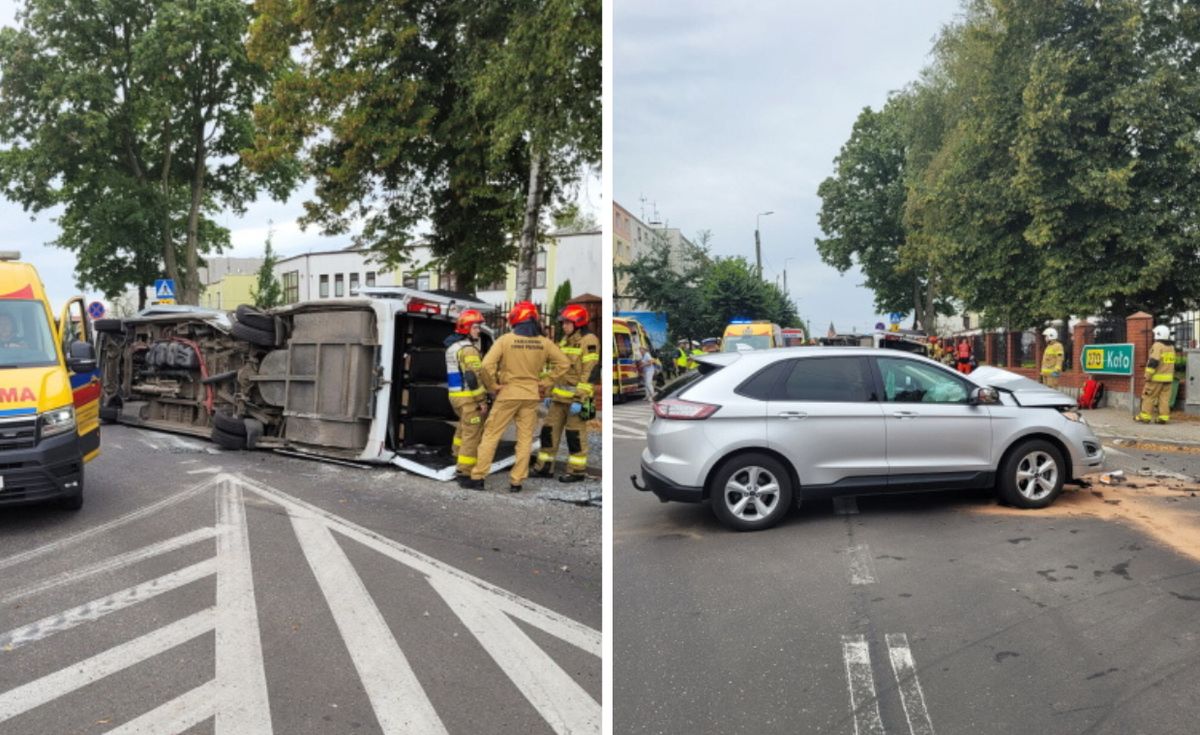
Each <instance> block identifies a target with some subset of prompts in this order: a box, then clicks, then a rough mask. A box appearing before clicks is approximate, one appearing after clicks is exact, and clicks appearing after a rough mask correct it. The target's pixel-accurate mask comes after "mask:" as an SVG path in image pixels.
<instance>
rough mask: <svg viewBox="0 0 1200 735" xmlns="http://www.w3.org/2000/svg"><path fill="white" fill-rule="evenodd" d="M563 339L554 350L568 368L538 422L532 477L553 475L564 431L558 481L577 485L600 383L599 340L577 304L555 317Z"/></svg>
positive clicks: (583, 473) (584, 472) (583, 475)
mask: <svg viewBox="0 0 1200 735" xmlns="http://www.w3.org/2000/svg"><path fill="white" fill-rule="evenodd" d="M558 322H559V324H560V325H562V331H563V338H562V341H561V342H559V343H558V348H559V349H560V350H562V353H563V354H564V355H566V356H567V359H568V360H569V361H570V362H571V367H570V369H569V370H567V372H566V374H565V375H563V377H562V378H561V379H560V380H559V381H558V382H557V383H556V384H555V385H554V387H553V388H551V389H550V396H549V397H548V398H547V401H548V402H549V410H548V412H547V413H546V418H545V419H544V420H543V421H542V435H541V439H542V448H541V449H540V450H539V451H538V455H537V464H536V465H535V466H534V468H533V474H535V475H537V476H539V477H551V476H553V475H554V460H555V458H556V457H558V443H559V440H560V439H561V438H562V436H563V430H564V428H565V430H566V437H567V453H568V456H567V471H566V472H565V473H564V474H562V475H559V477H558V481H559V482H579V481H581V480H586V479H587V460H588V437H587V425H588V421H590V420H591V419H592V418H594V417H595V415H596V409H595V404H594V403H593V400H592V399H593V396H594V391H595V389H594V388H593V385H594V384H595V383H597V382H598V381H599V380H600V340H599V339H598V338H597V337H596V335H595V334H593V333H592V331H591V330H590V329H588V311H587V309H586V308H584V307H582V306H580V305H579V304H570V305H568V306H567V308H565V309H563V310H562V313H561V314H559V315H558Z"/></svg>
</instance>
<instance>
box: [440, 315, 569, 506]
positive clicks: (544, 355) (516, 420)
mask: <svg viewBox="0 0 1200 735" xmlns="http://www.w3.org/2000/svg"><path fill="white" fill-rule="evenodd" d="M508 323H509V326H511V327H512V331H510V332H509V333H508V334H505V335H504V336H502V337H500V339H498V340H496V343H495V344H493V345H492V348H491V349H490V350H488V353H487V355H486V356H485V357H484V358H483V364H482V365H481V367H480V370H479V379H480V380H481V381H482V382H483V386H484V388H486V389H487V392H488V393H492V394H494V395H495V396H496V399H495V401H494V402H493V403H492V408H491V410H490V411H489V412H488V417H487V422H486V423H485V424H484V426H483V439H482V440H481V441H480V443H479V455H478V461H477V462H476V464H475V467H474V469H472V470H471V477H470V478H464V479H461V480H460V481H459V484H461V485H462V486H463V487H466V488H470V489H472V490H482V489H483V480H484V478H485V477H487V473H488V470H490V469H491V466H492V458H493V457H495V455H496V447H497V445H499V444H500V437H502V436H504V432H505V431H506V430H507V429H508V426H509V424H515V425H516V427H517V455H516V462H515V463H514V464H513V468H512V472H510V473H509V486H508V489H509V492H514V493H515V492H520V491H521V483H522V482H524V481H525V478H526V477H527V476H528V475H529V450H530V447H532V446H533V432H534V430H535V429H536V427H537V407H538V403H539V402H540V401H541V399H542V395H543V394H544V393H545V392H546V391H547V390H549V389H550V387H551V386H552V385H555V384H556V383H559V382H561V380H562V376H563V375H565V374H566V372H567V370H569V369H570V368H571V362H570V361H569V360H568V359H567V357H566V355H564V354H563V353H562V350H560V349H558V346H557V345H555V344H554V342H552V341H550V340H549V339H546V338H545V337H543V336H542V330H541V328H540V327H539V326H538V312H537V307H536V306H534V305H533V304H532V303H530V302H528V301H519V302H517V303H516V304H514V305H513V308H512V310H511V311H509V312H508ZM547 363H549V364H550V370H549V372H548V373H546V375H545V377H541V376H542V370H543V368H545V367H546V364H547Z"/></svg>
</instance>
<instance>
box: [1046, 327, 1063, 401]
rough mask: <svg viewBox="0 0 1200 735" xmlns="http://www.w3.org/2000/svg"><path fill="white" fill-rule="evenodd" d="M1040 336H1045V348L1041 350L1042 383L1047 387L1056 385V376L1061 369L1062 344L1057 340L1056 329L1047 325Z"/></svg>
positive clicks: (1059, 373)
mask: <svg viewBox="0 0 1200 735" xmlns="http://www.w3.org/2000/svg"><path fill="white" fill-rule="evenodd" d="M1042 336H1044V337H1045V338H1046V349H1045V350H1043V351H1042V384H1043V385H1045V386H1046V387H1047V388H1057V387H1058V376H1060V375H1062V369H1063V346H1062V342H1059V341H1058V330H1057V329H1055V328H1054V327H1049V328H1048V329H1046V330H1045V331H1044V332H1042Z"/></svg>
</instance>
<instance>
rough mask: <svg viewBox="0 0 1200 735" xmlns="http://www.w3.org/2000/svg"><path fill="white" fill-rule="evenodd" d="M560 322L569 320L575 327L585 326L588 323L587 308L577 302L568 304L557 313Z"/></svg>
mask: <svg viewBox="0 0 1200 735" xmlns="http://www.w3.org/2000/svg"><path fill="white" fill-rule="evenodd" d="M558 320H559V321H560V322H571V323H572V324H574V325H575V328H576V329H579V328H580V327H586V326H587V323H588V310H587V309H586V308H584V307H582V306H580V305H579V304H568V305H567V308H565V309H563V310H562V313H561V314H559V315H558Z"/></svg>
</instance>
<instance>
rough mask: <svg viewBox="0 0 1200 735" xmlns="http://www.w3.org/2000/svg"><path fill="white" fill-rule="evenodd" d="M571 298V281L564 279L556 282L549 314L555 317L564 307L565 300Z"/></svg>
mask: <svg viewBox="0 0 1200 735" xmlns="http://www.w3.org/2000/svg"><path fill="white" fill-rule="evenodd" d="M570 300H571V281H570V280H566V281H563V282H562V283H560V284H558V288H556V289H555V290H554V298H553V299H551V301H550V312H549V313H550V315H551V316H553V317H554V318H555V319H557V318H558V315H559V313H561V312H562V310H563V309H565V308H566V306H567V302H568V301H570Z"/></svg>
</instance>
